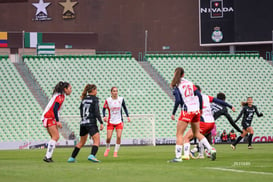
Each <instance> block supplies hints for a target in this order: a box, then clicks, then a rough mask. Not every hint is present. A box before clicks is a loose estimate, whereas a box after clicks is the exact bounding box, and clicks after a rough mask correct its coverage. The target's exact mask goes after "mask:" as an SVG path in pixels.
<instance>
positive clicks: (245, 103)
mask: <svg viewBox="0 0 273 182" xmlns="http://www.w3.org/2000/svg"><path fill="white" fill-rule="evenodd" d="M249 98H252V97H247V98H246V99H249ZM247 105H248V103H247V101H245V102H244V101H242V102H241V106H247Z"/></svg>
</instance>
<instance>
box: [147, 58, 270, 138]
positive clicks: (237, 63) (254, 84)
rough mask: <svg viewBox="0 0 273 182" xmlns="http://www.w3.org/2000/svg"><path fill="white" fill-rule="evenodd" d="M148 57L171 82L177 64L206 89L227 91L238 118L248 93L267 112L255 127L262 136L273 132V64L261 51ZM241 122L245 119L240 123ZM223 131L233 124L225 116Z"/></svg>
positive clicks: (220, 127)
mask: <svg viewBox="0 0 273 182" xmlns="http://www.w3.org/2000/svg"><path fill="white" fill-rule="evenodd" d="M146 60H147V61H148V62H149V63H150V64H151V65H152V66H153V68H154V69H155V70H156V71H157V72H158V73H159V74H160V75H161V76H162V77H163V78H164V79H165V81H166V82H167V83H169V84H170V82H171V80H172V77H173V73H174V70H175V68H176V67H178V66H181V67H183V68H184V71H185V78H186V79H189V80H191V81H192V82H194V84H196V85H199V86H200V87H201V89H202V92H203V93H205V94H207V95H211V96H215V97H216V95H217V93H219V92H223V93H225V94H226V97H227V99H226V101H227V102H229V103H231V104H232V105H233V106H234V107H235V108H236V110H237V111H236V112H235V113H233V112H232V111H231V110H230V111H229V113H230V114H231V115H232V117H233V118H234V119H235V118H236V117H237V116H238V115H239V112H240V111H241V106H240V102H241V101H246V97H247V96H251V97H253V99H254V105H257V106H258V110H259V111H260V112H263V113H264V117H261V118H257V117H254V120H253V127H254V131H255V134H254V135H259V136H271V135H272V131H273V123H272V122H271V121H272V120H273V116H272V114H271V110H272V103H273V93H272V90H273V67H272V66H271V65H269V63H267V61H266V60H264V59H263V58H262V57H259V55H257V54H240V55H232V56H231V55H227V54H225V55H223V54H209V55H208V54H186V55H184V54H173V55H167V54H161V55H160V54H148V55H147V56H146ZM237 124H238V125H241V120H240V121H239V122H238V123H237ZM216 125H217V131H219V132H220V133H221V132H222V131H223V130H224V129H226V130H227V132H229V131H230V130H231V128H232V127H231V126H230V125H229V123H228V121H227V120H226V119H225V118H223V117H222V118H219V119H218V120H217V121H216Z"/></svg>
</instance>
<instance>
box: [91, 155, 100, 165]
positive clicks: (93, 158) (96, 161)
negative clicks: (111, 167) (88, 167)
mask: <svg viewBox="0 0 273 182" xmlns="http://www.w3.org/2000/svg"><path fill="white" fill-rule="evenodd" d="M88 160H89V161H92V162H95V163H98V162H100V161H99V160H98V159H97V158H96V157H95V156H94V155H92V154H90V155H89V156H88Z"/></svg>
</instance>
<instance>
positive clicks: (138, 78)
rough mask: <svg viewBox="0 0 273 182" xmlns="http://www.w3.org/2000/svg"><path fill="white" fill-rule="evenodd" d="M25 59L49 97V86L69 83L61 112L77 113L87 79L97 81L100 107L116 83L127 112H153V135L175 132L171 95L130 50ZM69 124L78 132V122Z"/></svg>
mask: <svg viewBox="0 0 273 182" xmlns="http://www.w3.org/2000/svg"><path fill="white" fill-rule="evenodd" d="M24 62H25V63H26V65H27V66H28V68H29V70H30V72H31V73H32V74H33V76H34V78H35V79H36V80H37V81H38V83H39V84H40V86H41V88H42V89H43V90H44V92H45V93H46V95H47V96H48V97H50V96H51V92H52V89H53V88H52V87H53V86H55V85H56V83H57V82H58V81H60V80H63V81H68V82H69V83H70V84H71V85H72V90H73V92H72V95H71V96H69V97H68V98H67V99H66V102H65V103H64V108H63V111H62V115H79V109H78V107H79V104H80V95H81V92H82V90H83V88H84V86H85V85H86V84H87V83H94V84H96V85H97V87H98V97H99V98H100V102H101V104H100V106H101V107H102V105H103V103H104V99H106V98H107V97H109V96H110V89H111V87H113V86H117V87H118V89H119V95H120V96H123V97H124V98H125V101H126V103H127V107H128V110H129V113H130V114H155V115H156V136H157V137H159V138H164V137H172V138H173V137H174V136H175V124H174V122H173V121H171V119H170V112H171V111H170V110H171V109H172V106H173V102H172V100H171V98H170V97H168V95H167V94H166V93H165V92H163V91H162V90H161V89H160V87H159V86H158V85H157V84H156V83H155V82H154V81H153V79H152V78H151V77H149V75H148V74H147V73H146V72H145V71H144V70H143V68H142V67H141V66H140V65H139V64H138V63H137V61H136V60H135V59H134V58H133V57H132V56H131V55H130V54H129V55H128V54H124V55H111V54H107V55H92V56H54V57H50V56H48V57H36V56H25V57H24ZM125 121H126V120H125ZM125 124H127V123H126V122H125ZM69 127H70V129H71V130H72V131H74V132H75V134H76V136H78V133H79V123H75V122H71V123H69ZM104 132H106V130H104V131H103V133H102V134H101V135H102V136H106V135H105V133H104ZM128 135H130V136H126V133H125V132H124V135H123V136H124V137H125V138H126V137H130V138H132V137H134V132H131V133H128Z"/></svg>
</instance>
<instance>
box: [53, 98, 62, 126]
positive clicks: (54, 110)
mask: <svg viewBox="0 0 273 182" xmlns="http://www.w3.org/2000/svg"><path fill="white" fill-rule="evenodd" d="M59 107H60V104H59V103H58V102H55V104H54V107H53V113H54V116H55V120H56V122H59V114H58V109H59Z"/></svg>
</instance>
